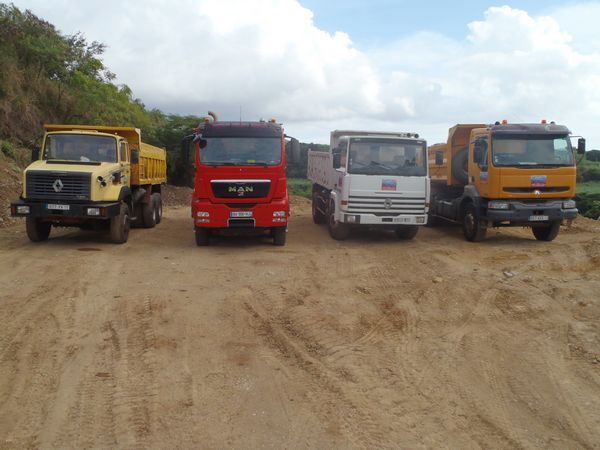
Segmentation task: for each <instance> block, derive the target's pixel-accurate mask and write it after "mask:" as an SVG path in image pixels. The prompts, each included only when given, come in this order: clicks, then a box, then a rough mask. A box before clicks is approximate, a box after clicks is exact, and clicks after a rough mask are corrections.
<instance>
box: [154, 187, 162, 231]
mask: <svg viewBox="0 0 600 450" xmlns="http://www.w3.org/2000/svg"><path fill="white" fill-rule="evenodd" d="M152 202H153V203H154V223H155V224H156V225H158V224H159V223H160V221H161V220H162V213H163V206H162V196H161V195H160V194H159V193H158V192H155V193H154V194H152Z"/></svg>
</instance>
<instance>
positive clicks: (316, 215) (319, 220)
mask: <svg viewBox="0 0 600 450" xmlns="http://www.w3.org/2000/svg"><path fill="white" fill-rule="evenodd" d="M318 203H319V195H318V194H317V193H316V192H313V194H312V218H313V222H314V223H316V224H317V225H322V224H324V223H325V222H327V216H326V215H325V214H323V213H322V212H321V211H319V210H318V209H317V205H318Z"/></svg>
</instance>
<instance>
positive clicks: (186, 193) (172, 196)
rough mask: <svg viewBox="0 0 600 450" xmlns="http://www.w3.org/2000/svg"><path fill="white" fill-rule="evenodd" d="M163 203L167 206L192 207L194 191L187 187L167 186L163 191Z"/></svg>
mask: <svg viewBox="0 0 600 450" xmlns="http://www.w3.org/2000/svg"><path fill="white" fill-rule="evenodd" d="M162 196H163V203H164V204H165V205H166V206H190V204H191V202H192V189H191V188H189V187H186V186H173V185H170V184H169V185H166V186H163V189H162Z"/></svg>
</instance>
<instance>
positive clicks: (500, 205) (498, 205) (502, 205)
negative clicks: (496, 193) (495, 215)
mask: <svg viewBox="0 0 600 450" xmlns="http://www.w3.org/2000/svg"><path fill="white" fill-rule="evenodd" d="M488 209H510V203H508V202H499V201H491V202H488Z"/></svg>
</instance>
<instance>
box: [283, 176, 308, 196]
mask: <svg viewBox="0 0 600 450" xmlns="http://www.w3.org/2000/svg"><path fill="white" fill-rule="evenodd" d="M287 185H288V191H289V193H290V194H292V195H299V196H301V197H305V198H311V197H312V182H311V181H310V180H307V179H306V178H288V180H287Z"/></svg>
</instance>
